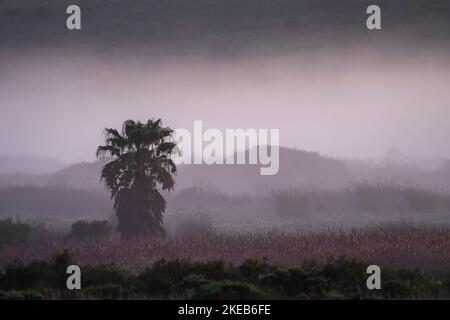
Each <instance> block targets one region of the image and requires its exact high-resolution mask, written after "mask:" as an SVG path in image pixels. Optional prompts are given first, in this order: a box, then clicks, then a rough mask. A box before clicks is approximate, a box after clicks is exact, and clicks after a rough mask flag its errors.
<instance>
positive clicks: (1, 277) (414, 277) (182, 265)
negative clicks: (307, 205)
mask: <svg viewBox="0 0 450 320" xmlns="http://www.w3.org/2000/svg"><path fill="white" fill-rule="evenodd" d="M70 263H72V262H71V259H70V256H69V255H68V253H67V252H64V253H63V254H61V255H58V256H57V257H55V259H54V261H53V263H52V264H48V263H46V262H40V261H35V262H32V263H30V264H29V265H27V266H24V265H11V266H8V267H7V268H6V269H5V270H3V272H2V273H0V288H2V290H3V291H0V299H43V298H79V299H83V298H101V299H126V298H175V299H177V298H182V299H405V298H408V299H418V298H439V299H442V298H449V297H450V274H449V273H431V272H423V271H421V270H418V269H392V268H382V290H375V291H370V290H368V289H367V288H366V279H367V274H366V268H367V265H366V264H364V263H362V262H360V261H356V260H352V259H345V258H339V259H335V260H330V261H328V262H326V263H316V262H313V261H311V262H305V263H304V264H302V265H300V266H298V267H295V268H282V267H277V266H273V265H270V264H268V263H267V262H264V261H255V260H249V261H246V262H245V263H243V264H242V265H240V266H233V265H230V264H226V263H223V262H221V261H212V262H190V261H183V260H173V261H164V260H160V261H158V262H156V263H154V264H153V265H152V266H151V267H148V268H146V269H145V270H143V271H142V272H141V273H139V274H136V273H132V272H129V271H125V270H123V269H120V268H118V267H116V266H114V265H111V264H110V265H97V266H85V267H82V290H80V291H70V292H69V291H68V290H67V289H65V277H66V274H65V272H64V271H65V268H66V266H67V265H68V264H70Z"/></svg>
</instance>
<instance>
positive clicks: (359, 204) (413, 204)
mask: <svg viewBox="0 0 450 320" xmlns="http://www.w3.org/2000/svg"><path fill="white" fill-rule="evenodd" d="M273 203H274V205H275V209H276V211H277V213H278V214H279V215H280V216H287V217H296V216H297V217H298V216H305V215H317V214H322V213H325V212H327V213H332V212H334V213H355V214H362V213H366V214H387V215H389V214H410V213H419V214H426V213H439V212H446V213H447V212H450V195H448V194H447V193H441V192H433V191H429V190H423V189H420V188H414V187H411V186H399V185H395V184H378V185H374V184H369V183H357V184H355V185H353V186H351V187H349V188H347V189H343V190H331V191H326V190H318V189H309V190H299V189H290V190H285V191H282V192H276V193H274V195H273Z"/></svg>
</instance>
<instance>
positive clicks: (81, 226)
mask: <svg viewBox="0 0 450 320" xmlns="http://www.w3.org/2000/svg"><path fill="white" fill-rule="evenodd" d="M111 231H112V227H111V226H110V225H109V224H108V221H91V222H89V221H84V220H80V221H77V222H75V223H74V224H72V228H71V231H70V234H69V237H70V238H75V239H100V238H108V237H109V235H110V234H111Z"/></svg>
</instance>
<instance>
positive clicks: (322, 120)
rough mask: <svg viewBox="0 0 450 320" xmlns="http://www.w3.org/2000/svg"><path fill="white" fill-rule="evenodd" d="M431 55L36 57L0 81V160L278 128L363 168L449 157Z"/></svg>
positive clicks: (440, 80)
mask: <svg viewBox="0 0 450 320" xmlns="http://www.w3.org/2000/svg"><path fill="white" fill-rule="evenodd" d="M449 66H450V65H449V59H448V57H447V56H446V55H444V54H442V53H440V52H439V51H435V52H427V51H422V52H419V53H417V52H416V53H414V54H411V55H409V56H408V57H407V58H406V57H405V56H404V55H398V56H396V57H395V56H392V55H391V56H389V58H388V59H384V58H383V57H382V56H379V55H374V54H372V53H371V51H370V50H368V49H367V50H361V49H359V51H358V50H354V51H351V50H349V51H336V52H334V53H331V52H328V53H324V54H321V55H317V54H315V55H311V54H309V55H308V54H305V55H303V56H301V55H295V56H279V57H263V58H257V59H246V58H241V59H235V60H226V61H211V60H209V61H208V60H200V59H195V58H188V57H184V58H168V59H165V60H158V61H152V59H145V58H141V59H132V58H131V57H130V58H129V57H127V56H120V57H117V56H116V57H114V58H110V59H108V57H96V58H93V57H87V56H84V55H82V54H70V53H67V52H59V53H55V52H51V53H49V52H47V53H40V54H34V55H24V56H21V57H16V58H15V59H14V60H13V63H9V64H8V65H2V72H1V73H0V83H1V86H0V97H1V106H0V108H1V117H0V137H1V138H0V139H1V140H0V141H1V149H2V150H1V153H2V154H8V155H19V154H31V155H37V156H46V157H52V158H57V159H61V160H64V161H66V162H72V161H80V160H93V159H94V155H95V149H96V146H97V145H98V144H99V143H101V142H102V136H101V133H102V129H103V128H104V127H118V126H120V124H121V122H122V121H123V120H125V119H128V118H131V119H141V120H145V119H147V118H150V117H161V118H162V119H163V121H164V124H165V125H168V126H171V127H173V128H180V127H183V128H187V129H191V128H192V122H193V121H194V120H203V121H204V126H205V127H206V128H208V127H217V128H219V129H225V128H238V127H242V128H280V129H281V131H280V136H281V144H282V145H285V146H290V147H297V148H300V149H306V150H316V151H319V152H321V153H324V154H327V155H332V156H340V157H341V156H344V157H374V156H382V155H383V154H384V152H385V151H386V150H387V149H388V148H390V147H392V146H395V147H397V148H399V149H400V150H402V151H403V152H404V153H406V154H408V155H411V156H433V157H450V149H449V148H446V146H447V145H448V138H449V137H450V126H449V121H450V120H449V115H450V110H449V101H450V92H449V90H448V89H449V88H450V68H449Z"/></svg>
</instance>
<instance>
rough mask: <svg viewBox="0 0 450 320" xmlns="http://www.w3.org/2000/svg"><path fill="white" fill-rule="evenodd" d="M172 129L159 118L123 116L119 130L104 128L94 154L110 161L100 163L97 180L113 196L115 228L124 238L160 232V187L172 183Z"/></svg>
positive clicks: (168, 187)
mask: <svg viewBox="0 0 450 320" xmlns="http://www.w3.org/2000/svg"><path fill="white" fill-rule="evenodd" d="M173 133H174V130H172V129H171V128H168V127H162V125H161V119H158V120H153V119H151V120H148V121H147V123H141V122H140V121H137V122H135V121H133V120H127V121H125V122H124V123H123V126H122V132H121V133H119V132H118V131H117V130H116V129H108V128H106V129H105V131H104V135H105V139H106V144H105V145H104V146H99V147H98V149H97V157H98V158H100V157H103V158H104V157H106V156H108V157H111V158H112V161H110V162H109V163H107V164H106V165H105V166H104V167H103V170H102V173H101V180H102V181H103V182H104V183H105V186H106V188H107V189H108V190H109V191H110V192H111V198H113V199H114V210H115V211H116V215H117V218H118V221H119V224H118V227H117V230H118V231H119V232H120V233H121V235H122V237H124V238H130V237H133V236H141V235H144V234H151V235H155V236H163V235H164V229H163V226H162V224H163V217H162V214H163V213H164V210H165V208H166V201H165V200H164V198H163V196H162V195H161V193H160V190H161V189H162V190H167V191H171V190H173V189H174V187H175V180H174V176H173V175H174V174H175V173H176V170H177V169H176V166H175V163H174V162H173V161H172V159H171V155H172V154H173V153H174V152H175V150H176V143H175V142H173V138H172V137H173ZM158 187H159V189H158Z"/></svg>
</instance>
